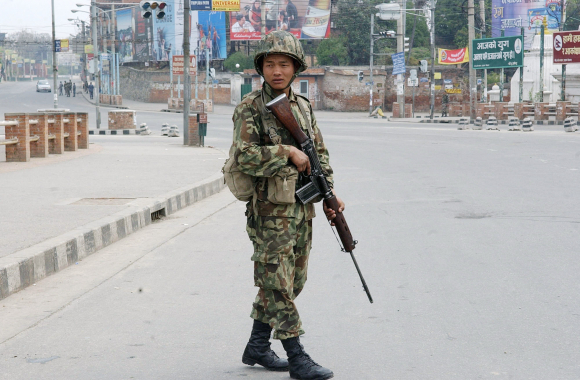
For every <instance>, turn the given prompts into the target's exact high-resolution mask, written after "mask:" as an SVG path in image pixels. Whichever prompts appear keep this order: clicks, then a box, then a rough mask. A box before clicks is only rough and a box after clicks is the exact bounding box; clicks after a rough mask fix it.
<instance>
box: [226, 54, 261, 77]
mask: <svg viewBox="0 0 580 380" xmlns="http://www.w3.org/2000/svg"><path fill="white" fill-rule="evenodd" d="M236 64H239V65H240V67H236ZM253 68H254V59H253V58H252V57H248V56H247V55H245V54H244V53H242V52H241V51H238V52H236V53H234V54H232V55H230V56H229V57H228V58H227V59H226V60H225V61H224V69H226V70H228V71H232V72H238V71H243V70H245V69H253Z"/></svg>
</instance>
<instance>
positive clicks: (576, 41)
mask: <svg viewBox="0 0 580 380" xmlns="http://www.w3.org/2000/svg"><path fill="white" fill-rule="evenodd" d="M554 63H565V64H568V63H580V32H559V33H554Z"/></svg>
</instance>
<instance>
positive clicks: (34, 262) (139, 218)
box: [0, 173, 225, 300]
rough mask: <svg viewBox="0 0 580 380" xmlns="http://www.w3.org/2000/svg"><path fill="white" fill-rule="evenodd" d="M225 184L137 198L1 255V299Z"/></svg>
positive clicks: (217, 180) (211, 181)
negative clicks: (104, 214)
mask: <svg viewBox="0 0 580 380" xmlns="http://www.w3.org/2000/svg"><path fill="white" fill-rule="evenodd" d="M224 187H225V184H224V180H223V175H222V174H221V173H216V174H215V175H213V176H212V177H210V178H208V179H206V180H204V181H200V182H198V183H196V184H193V185H189V186H185V187H182V188H180V189H177V190H174V191H172V192H169V193H167V194H164V195H163V196H161V197H159V198H153V199H151V198H148V199H138V200H136V201H134V202H132V203H130V204H129V208H128V209H126V210H123V211H122V212H118V213H116V214H114V215H111V216H108V217H105V218H102V219H99V220H97V221H95V222H92V223H89V224H86V225H84V226H81V227H78V228H75V229H74V230H72V231H70V232H68V233H65V234H63V235H61V236H57V237H55V238H52V239H49V240H46V241H44V242H42V243H39V244H36V245H34V246H32V247H28V248H26V249H23V250H21V251H18V252H15V253H13V254H11V255H8V256H6V257H3V258H0V300H1V299H4V298H6V297H8V296H10V295H12V294H14V293H16V292H18V291H20V290H22V289H24V288H26V287H28V286H30V285H32V284H34V283H35V282H37V281H39V280H41V279H43V278H45V277H47V276H50V275H52V274H54V273H56V272H58V271H60V270H62V269H64V268H66V267H68V266H70V265H74V264H75V263H76V262H78V261H79V260H82V259H83V258H85V257H87V256H89V255H91V254H93V253H95V252H97V251H98V250H100V249H101V248H104V247H106V246H108V245H111V244H112V243H114V242H116V241H119V240H120V239H122V238H124V237H126V236H127V235H130V234H131V233H133V232H136V231H138V230H140V229H142V228H144V227H146V226H148V225H150V224H151V222H152V219H153V218H155V217H158V216H167V215H171V214H173V213H175V212H177V211H179V210H181V209H183V208H185V207H187V206H190V205H192V204H194V203H196V202H198V201H200V200H202V199H204V198H207V197H209V196H211V195H213V194H216V193H218V192H220V191H221V190H222V189H223V188H224Z"/></svg>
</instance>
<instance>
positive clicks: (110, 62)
mask: <svg viewBox="0 0 580 380" xmlns="http://www.w3.org/2000/svg"><path fill="white" fill-rule="evenodd" d="M111 17H112V19H111V18H109V20H113V21H112V24H113V25H112V27H113V37H112V38H111V41H112V43H111V58H112V60H110V61H109V67H111V66H112V67H113V70H112V72H113V80H112V82H113V95H120V94H118V93H117V91H116V90H117V70H119V68H118V67H117V60H116V58H115V53H116V49H115V39H116V36H115V34H116V30H115V25H116V24H117V23H116V22H115V4H112V5H111ZM109 71H111V69H110V68H109ZM109 82H110V81H109Z"/></svg>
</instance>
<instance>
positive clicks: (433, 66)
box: [429, 0, 473, 120]
mask: <svg viewBox="0 0 580 380" xmlns="http://www.w3.org/2000/svg"><path fill="white" fill-rule="evenodd" d="M472 1H473V0H472ZM470 50H471V49H470ZM434 111H435V0H431V112H430V115H429V118H430V119H431V120H433V112H434Z"/></svg>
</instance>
